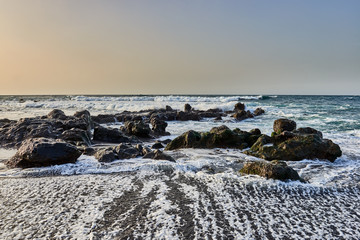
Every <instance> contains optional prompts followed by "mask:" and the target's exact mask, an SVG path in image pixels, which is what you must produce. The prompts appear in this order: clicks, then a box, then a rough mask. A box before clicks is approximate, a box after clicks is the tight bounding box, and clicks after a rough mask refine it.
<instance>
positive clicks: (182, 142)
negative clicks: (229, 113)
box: [165, 125, 259, 150]
mask: <svg viewBox="0 0 360 240" xmlns="http://www.w3.org/2000/svg"><path fill="white" fill-rule="evenodd" d="M251 136H253V137H254V138H255V137H259V136H255V135H252V134H250V133H249V132H245V131H241V130H240V129H235V130H234V131H231V130H230V129H229V128H228V127H227V126H225V125H223V126H220V127H214V128H212V129H211V130H210V132H196V131H193V130H190V131H188V132H185V133H183V134H182V135H180V136H179V137H177V138H175V139H174V140H172V141H171V142H170V143H169V144H168V145H167V146H166V148H165V150H174V149H179V148H239V149H243V148H246V147H248V146H249V143H250V141H252V142H255V141H256V139H252V140H251Z"/></svg>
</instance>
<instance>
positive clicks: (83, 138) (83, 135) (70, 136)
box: [60, 128, 92, 146]
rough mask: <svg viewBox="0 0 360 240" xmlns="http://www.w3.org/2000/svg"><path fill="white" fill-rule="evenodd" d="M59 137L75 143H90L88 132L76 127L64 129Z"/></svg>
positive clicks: (88, 144) (87, 144)
mask: <svg viewBox="0 0 360 240" xmlns="http://www.w3.org/2000/svg"><path fill="white" fill-rule="evenodd" d="M60 138H61V139H63V140H65V141H67V142H71V143H72V144H75V145H79V144H84V145H86V146H90V145H91V144H92V142H91V135H90V134H89V132H88V131H85V130H83V129H78V128H72V129H69V130H65V131H64V132H63V133H62V134H61V135H60Z"/></svg>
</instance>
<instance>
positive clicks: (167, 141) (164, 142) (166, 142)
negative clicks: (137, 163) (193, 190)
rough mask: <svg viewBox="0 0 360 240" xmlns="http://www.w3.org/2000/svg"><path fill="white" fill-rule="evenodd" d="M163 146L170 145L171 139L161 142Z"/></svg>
mask: <svg viewBox="0 0 360 240" xmlns="http://www.w3.org/2000/svg"><path fill="white" fill-rule="evenodd" d="M161 142H162V143H163V144H168V143H169V142H171V139H165V140H162V141H161Z"/></svg>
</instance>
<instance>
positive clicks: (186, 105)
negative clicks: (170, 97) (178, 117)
mask: <svg viewBox="0 0 360 240" xmlns="http://www.w3.org/2000/svg"><path fill="white" fill-rule="evenodd" d="M191 109H192V107H191V106H190V104H188V103H186V104H185V106H184V111H185V112H190V111H191Z"/></svg>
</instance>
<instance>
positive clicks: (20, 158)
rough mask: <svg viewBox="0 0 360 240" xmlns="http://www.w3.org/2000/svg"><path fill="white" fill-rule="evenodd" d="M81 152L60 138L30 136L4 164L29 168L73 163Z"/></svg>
mask: <svg viewBox="0 0 360 240" xmlns="http://www.w3.org/2000/svg"><path fill="white" fill-rule="evenodd" d="M80 155H81V152H80V151H79V150H78V149H77V148H76V147H75V146H73V145H71V144H68V143H66V142H64V141H62V140H54V139H46V138H32V139H28V140H26V141H24V142H23V143H22V145H21V146H20V148H19V150H18V151H17V152H16V154H15V156H13V157H12V158H11V159H10V160H8V161H7V162H6V165H7V166H8V167H11V168H15V167H20V168H29V167H43V166H50V165H58V164H65V163H74V162H76V160H77V159H78V158H79V157H80Z"/></svg>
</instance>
